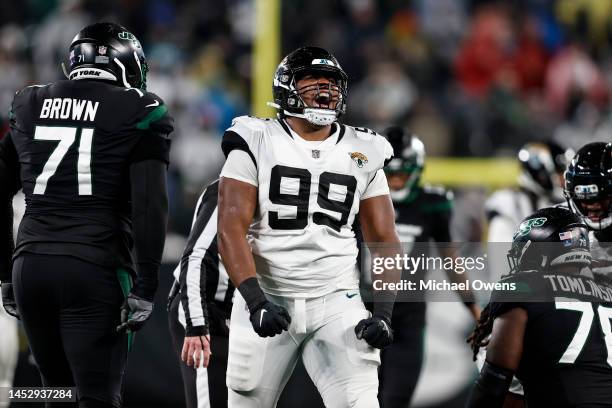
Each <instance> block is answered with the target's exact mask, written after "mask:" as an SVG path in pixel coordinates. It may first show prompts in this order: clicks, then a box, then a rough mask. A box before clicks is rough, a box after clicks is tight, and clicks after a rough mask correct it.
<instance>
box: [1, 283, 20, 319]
mask: <svg viewBox="0 0 612 408" xmlns="http://www.w3.org/2000/svg"><path fill="white" fill-rule="evenodd" d="M0 286H2V305H3V306H4V310H6V313H8V314H10V315H11V316H13V317H15V318H17V319H19V312H18V311H17V303H16V302H15V294H14V293H13V284H12V283H3V284H2V285H0Z"/></svg>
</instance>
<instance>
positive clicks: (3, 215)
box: [0, 133, 21, 282]
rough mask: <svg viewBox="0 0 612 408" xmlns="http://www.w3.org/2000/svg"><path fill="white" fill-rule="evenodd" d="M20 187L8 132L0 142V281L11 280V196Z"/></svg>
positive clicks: (15, 153)
mask: <svg viewBox="0 0 612 408" xmlns="http://www.w3.org/2000/svg"><path fill="white" fill-rule="evenodd" d="M20 188H21V185H20V181H19V160H18V158H17V152H16V151H15V146H14V145H13V142H12V139H11V134H10V133H9V134H7V135H6V136H5V137H4V139H2V141H1V142H0V282H10V281H11V275H12V264H13V263H12V258H13V251H14V249H15V242H14V241H13V196H14V195H15V193H16V192H17V191H18V190H19V189H20Z"/></svg>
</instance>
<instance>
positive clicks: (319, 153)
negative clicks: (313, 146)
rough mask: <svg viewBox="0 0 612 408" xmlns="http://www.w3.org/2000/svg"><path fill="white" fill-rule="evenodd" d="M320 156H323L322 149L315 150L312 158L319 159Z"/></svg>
mask: <svg viewBox="0 0 612 408" xmlns="http://www.w3.org/2000/svg"><path fill="white" fill-rule="evenodd" d="M319 157H321V151H320V150H313V151H312V158H313V159H318V158H319Z"/></svg>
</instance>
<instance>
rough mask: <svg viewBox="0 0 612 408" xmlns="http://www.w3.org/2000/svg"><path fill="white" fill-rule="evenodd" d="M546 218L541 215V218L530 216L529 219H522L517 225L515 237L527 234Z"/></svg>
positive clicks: (542, 223) (544, 222) (539, 225)
mask: <svg viewBox="0 0 612 408" xmlns="http://www.w3.org/2000/svg"><path fill="white" fill-rule="evenodd" d="M546 220H547V218H545V217H541V218H532V219H530V220H527V221H523V222H522V223H521V225H519V227H518V231H516V234H515V235H514V237H515V238H516V237H524V236H526V235H529V233H530V232H531V230H532V229H533V228H538V227H541V226H542V225H544V224H546Z"/></svg>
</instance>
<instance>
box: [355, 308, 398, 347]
mask: <svg viewBox="0 0 612 408" xmlns="http://www.w3.org/2000/svg"><path fill="white" fill-rule="evenodd" d="M355 334H356V335H357V338H358V339H359V340H361V339H363V340H365V341H366V342H367V343H368V344H369V345H370V346H372V347H376V348H379V349H381V348H385V347H387V346H388V345H389V344H391V343H393V329H391V325H390V324H389V322H388V321H387V320H385V319H383V318H381V317H377V316H373V317H370V318H368V319H363V320H361V321H360V322H359V323H357V326H355Z"/></svg>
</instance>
